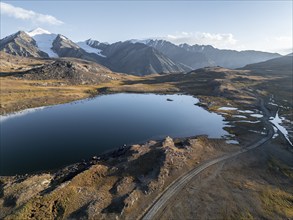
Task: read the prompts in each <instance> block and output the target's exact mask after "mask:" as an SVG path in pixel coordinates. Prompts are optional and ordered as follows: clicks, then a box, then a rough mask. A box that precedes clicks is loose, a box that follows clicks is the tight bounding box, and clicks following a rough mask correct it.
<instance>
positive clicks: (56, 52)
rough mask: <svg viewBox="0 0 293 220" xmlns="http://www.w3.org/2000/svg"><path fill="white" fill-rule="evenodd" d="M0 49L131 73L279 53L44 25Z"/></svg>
mask: <svg viewBox="0 0 293 220" xmlns="http://www.w3.org/2000/svg"><path fill="white" fill-rule="evenodd" d="M0 51H4V52H6V53H9V54H13V55H18V56H25V57H41V58H47V57H53V58H57V57H73V58H80V59H85V60H89V61H93V62H96V63H98V64H101V65H104V66H106V67H108V68H109V69H111V70H112V71H115V72H121V73H127V74H132V75H139V76H142V75H149V74H155V73H159V74H163V73H178V72H188V71H190V70H193V69H197V68H201V67H206V66H222V67H226V68H240V67H243V66H245V65H247V64H250V63H257V62H262V61H266V60H269V59H273V58H277V57H280V56H281V55H279V54H277V53H267V52H260V51H240V52H238V51H234V50H220V49H217V48H214V47H212V46H210V45H193V46H191V45H188V44H181V45H178V46H177V45H175V44H173V43H171V42H168V41H165V40H153V39H150V40H143V41H140V40H129V41H124V42H116V43H113V44H108V43H101V42H99V41H96V40H91V39H89V40H86V41H84V42H73V41H71V40H70V39H68V38H67V37H65V36H63V35H61V34H52V33H50V32H48V31H46V30H43V29H41V28H37V29H35V30H33V31H31V32H24V31H19V32H17V33H15V34H12V35H10V36H7V37H5V38H3V39H1V41H0Z"/></svg>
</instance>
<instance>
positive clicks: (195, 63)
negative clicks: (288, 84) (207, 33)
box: [143, 40, 280, 69]
mask: <svg viewBox="0 0 293 220" xmlns="http://www.w3.org/2000/svg"><path fill="white" fill-rule="evenodd" d="M143 42H144V43H145V44H147V45H149V46H151V47H153V48H155V49H157V50H159V51H160V52H162V53H163V54H165V55H167V56H168V57H170V58H171V59H172V60H174V61H175V62H180V63H183V64H185V65H187V66H190V67H192V68H193V69H197V68H202V67H207V66H222V67H225V68H239V67H243V66H245V65H247V64H250V63H257V62H262V61H265V60H268V59H273V58H276V57H280V55H279V54H277V53H268V52H261V51H249V50H247V51H236V50H221V49H217V48H214V47H213V46H210V45H197V44H196V45H193V46H191V45H188V44H181V45H178V46H177V45H175V44H172V43H170V42H168V41H165V40H148V41H143Z"/></svg>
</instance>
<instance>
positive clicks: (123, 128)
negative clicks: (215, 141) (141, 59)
mask: <svg viewBox="0 0 293 220" xmlns="http://www.w3.org/2000/svg"><path fill="white" fill-rule="evenodd" d="M167 99H172V100H173V101H167ZM197 102H198V100H197V99H195V98H193V97H191V96H186V95H155V94H113V95H104V96H98V97H96V98H93V99H88V100H83V101H78V102H74V103H69V104H63V105H56V106H52V107H48V108H44V109H37V110H35V111H31V112H27V113H24V114H18V115H14V116H13V115H12V116H9V117H1V121H0V126H1V148H0V149H1V154H0V157H1V158H0V165H1V167H0V175H13V174H23V173H31V172H36V171H42V170H49V169H55V168H59V167H62V166H64V165H67V164H70V163H74V162H78V161H81V160H82V159H89V158H91V157H92V156H94V155H98V154H101V153H103V152H105V151H108V150H111V149H114V148H117V147H120V146H122V145H123V144H135V143H142V142H144V141H147V140H150V139H161V138H164V137H166V136H168V135H169V136H173V137H184V136H194V135H201V134H206V135H208V136H209V137H212V138H218V137H221V136H224V135H227V134H228V133H227V132H226V131H225V130H223V126H224V125H225V123H224V122H223V117H222V116H220V115H217V114H215V113H210V112H208V111H206V110H204V109H203V108H201V107H199V106H196V105H194V104H195V103H197Z"/></svg>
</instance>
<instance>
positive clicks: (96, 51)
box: [76, 41, 106, 57]
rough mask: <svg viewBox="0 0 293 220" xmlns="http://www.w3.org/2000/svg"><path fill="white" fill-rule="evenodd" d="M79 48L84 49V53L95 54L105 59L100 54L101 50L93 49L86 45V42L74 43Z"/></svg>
mask: <svg viewBox="0 0 293 220" xmlns="http://www.w3.org/2000/svg"><path fill="white" fill-rule="evenodd" d="M76 44H77V45H78V46H79V47H80V48H82V49H84V50H85V51H86V52H88V53H95V54H97V55H99V56H101V57H106V56H105V55H103V54H102V50H100V49H97V48H93V47H91V46H89V45H87V43H86V42H84V41H82V42H77V43H76Z"/></svg>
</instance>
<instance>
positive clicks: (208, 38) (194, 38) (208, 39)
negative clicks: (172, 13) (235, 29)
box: [163, 32, 237, 48]
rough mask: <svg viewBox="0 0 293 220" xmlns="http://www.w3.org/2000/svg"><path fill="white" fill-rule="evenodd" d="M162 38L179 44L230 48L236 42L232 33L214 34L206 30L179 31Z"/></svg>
mask: <svg viewBox="0 0 293 220" xmlns="http://www.w3.org/2000/svg"><path fill="white" fill-rule="evenodd" d="M163 38H164V39H165V40H168V41H171V42H173V43H175V44H181V43H187V44H190V45H194V44H203V45H207V44H209V45H212V46H215V47H217V48H231V47H234V46H235V45H236V43H237V40H236V39H235V38H234V36H233V34H230V33H227V34H220V33H216V34H214V33H206V32H196V33H187V32H181V33H178V34H175V35H167V36H166V37H163Z"/></svg>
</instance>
